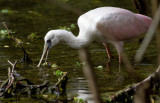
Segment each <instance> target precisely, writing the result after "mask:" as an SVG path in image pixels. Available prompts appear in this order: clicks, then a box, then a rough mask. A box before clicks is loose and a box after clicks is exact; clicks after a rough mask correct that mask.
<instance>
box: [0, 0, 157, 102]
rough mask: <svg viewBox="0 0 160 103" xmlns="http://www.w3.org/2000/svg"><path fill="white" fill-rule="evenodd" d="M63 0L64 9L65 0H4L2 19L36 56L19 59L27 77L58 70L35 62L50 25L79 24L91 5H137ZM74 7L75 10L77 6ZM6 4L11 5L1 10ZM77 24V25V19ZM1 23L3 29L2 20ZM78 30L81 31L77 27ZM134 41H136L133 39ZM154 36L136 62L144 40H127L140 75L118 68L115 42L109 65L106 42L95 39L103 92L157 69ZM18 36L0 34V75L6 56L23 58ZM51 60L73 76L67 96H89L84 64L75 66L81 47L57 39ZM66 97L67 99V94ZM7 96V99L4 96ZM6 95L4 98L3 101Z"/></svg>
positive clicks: (41, 77)
mask: <svg viewBox="0 0 160 103" xmlns="http://www.w3.org/2000/svg"><path fill="white" fill-rule="evenodd" d="M60 1H61V3H63V4H67V6H66V7H69V8H70V9H65V7H62V6H61V5H60V3H57V2H56V1H55V0H46V1H45V2H44V1H43V0H0V12H1V13H0V23H2V22H4V21H5V22H6V23H7V24H8V27H9V28H10V29H11V30H12V31H15V37H17V38H19V39H21V40H22V41H23V42H24V46H25V48H26V50H27V52H28V54H29V55H30V57H31V59H32V60H33V61H34V63H33V65H31V64H30V65H25V64H17V68H16V70H17V71H18V72H19V73H20V74H21V75H23V76H24V77H26V78H28V79H30V80H31V81H34V82H35V83H42V82H43V81H45V80H49V81H50V82H53V83H54V82H55V81H56V78H55V76H54V73H53V72H54V71H56V70H53V69H51V68H48V67H41V68H40V69H38V68H36V65H37V64H38V61H39V59H40V56H41V53H42V49H43V43H44V42H43V37H44V35H45V34H46V32H47V31H49V30H51V29H58V28H59V27H60V26H62V27H64V26H66V27H69V26H70V25H71V24H76V22H77V18H78V17H79V15H78V13H75V11H76V10H78V11H80V12H79V13H83V12H86V11H88V10H90V9H93V8H96V7H100V6H116V7H122V8H125V9H129V10H131V11H135V8H134V7H133V4H132V1H131V0H122V1H121V2H117V0H81V2H80V1H79V0H60ZM74 8H75V10H72V9H74ZM3 10H8V11H7V12H6V13H2V11H3ZM76 26H77V25H76ZM0 29H1V30H4V29H5V28H4V27H3V25H2V24H0ZM73 32H74V33H75V34H78V27H76V28H75V29H74V30H73ZM32 33H35V34H36V35H38V36H40V38H38V39H32V40H31V39H28V35H30V34H32ZM133 43H134V45H133ZM154 44H155V42H153V43H151V45H150V47H149V49H148V51H147V52H146V55H145V56H144V60H143V63H141V64H139V65H135V64H134V62H132V61H133V57H134V54H135V52H136V50H137V48H138V46H139V45H140V43H139V42H138V40H134V41H131V42H130V43H126V44H125V49H126V52H127V55H128V56H129V58H130V61H131V62H132V65H133V66H134V68H135V69H136V71H137V74H138V75H139V77H138V78H137V76H136V75H134V76H131V75H130V74H129V73H128V72H127V70H126V68H125V67H124V66H122V68H121V69H122V72H121V74H119V70H118V55H117V52H116V51H115V48H114V47H113V46H111V50H112V52H113V56H114V58H113V59H112V62H111V65H110V67H107V66H106V61H107V54H106V51H105V48H104V47H103V45H102V44H99V43H93V44H92V45H91V46H90V49H89V52H90V53H91V60H92V61H93V65H94V67H97V66H99V65H102V66H103V67H104V68H103V69H97V68H93V69H94V71H95V74H96V78H97V81H98V86H99V88H100V92H101V93H110V92H115V91H118V90H120V89H123V88H124V87H125V86H126V85H129V84H132V83H136V82H139V81H141V80H143V79H144V78H145V77H147V76H148V75H149V74H150V73H152V72H154V71H155V70H156V68H157V66H156V59H154V58H156V50H155V49H154V48H155V45H154ZM15 45H16V44H15V43H14V41H13V40H11V39H9V38H6V39H3V40H2V39H0V69H1V70H0V74H1V76H0V79H1V80H5V79H6V78H7V68H8V67H9V66H10V65H9V64H8V63H7V60H11V61H15V60H20V59H21V57H22V55H23V54H22V51H21V49H20V48H19V47H17V46H15ZM49 61H51V62H54V63H56V64H57V65H58V66H59V67H58V69H60V70H62V71H66V72H68V76H69V81H68V85H67V91H66V92H67V100H68V102H73V98H74V97H78V98H83V99H87V100H90V97H91V95H90V92H89V90H88V87H87V83H86V80H85V78H84V76H83V73H82V71H81V68H79V67H77V66H76V63H77V62H78V61H79V58H78V53H77V50H74V49H72V48H70V47H68V46H66V45H57V46H56V47H54V49H53V50H52V51H51V52H50V54H49ZM62 100H63V99H62ZM3 101H4V102H5V100H3ZM3 101H2V102H3ZM15 101H20V102H27V103H29V102H34V103H36V102H40V101H41V100H37V99H34V98H30V97H21V98H20V99H17V100H15V99H13V100H9V102H15Z"/></svg>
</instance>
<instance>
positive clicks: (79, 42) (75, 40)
mask: <svg viewBox="0 0 160 103" xmlns="http://www.w3.org/2000/svg"><path fill="white" fill-rule="evenodd" d="M61 40H62V41H64V42H65V43H66V44H67V45H69V46H70V47H72V48H76V49H79V48H83V47H86V46H88V45H89V43H90V42H91V41H89V40H88V39H87V38H86V37H80V36H77V37H76V36H74V35H73V33H72V32H65V33H64V34H62V39H61Z"/></svg>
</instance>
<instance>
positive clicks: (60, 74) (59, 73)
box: [54, 70, 64, 77]
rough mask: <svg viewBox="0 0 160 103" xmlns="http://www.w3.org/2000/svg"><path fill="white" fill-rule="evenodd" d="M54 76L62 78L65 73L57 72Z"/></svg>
mask: <svg viewBox="0 0 160 103" xmlns="http://www.w3.org/2000/svg"><path fill="white" fill-rule="evenodd" d="M54 74H55V75H56V76H57V77H61V76H62V75H63V74H64V72H63V71H60V70H56V72H54Z"/></svg>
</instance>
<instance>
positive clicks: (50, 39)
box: [37, 30, 59, 67]
mask: <svg viewBox="0 0 160 103" xmlns="http://www.w3.org/2000/svg"><path fill="white" fill-rule="evenodd" d="M58 43H59V38H58V33H57V31H56V30H51V31H49V32H48V33H47V34H46V36H45V37H44V49H43V53H42V57H41V59H40V61H39V64H38V65H37V67H40V65H41V62H42V60H43V58H44V56H45V54H46V60H45V62H46V61H47V57H48V53H49V51H50V49H51V48H52V47H53V46H55V45H56V44H58Z"/></svg>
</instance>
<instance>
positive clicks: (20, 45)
mask: <svg viewBox="0 0 160 103" xmlns="http://www.w3.org/2000/svg"><path fill="white" fill-rule="evenodd" d="M3 25H4V27H5V28H6V30H7V32H8V35H9V36H10V37H11V38H12V39H13V40H14V41H15V42H16V43H17V44H18V45H19V47H20V48H21V49H22V51H23V58H22V59H21V61H20V62H32V60H31V59H30V58H29V55H28V54H27V52H26V50H25V49H24V47H23V44H22V43H21V42H20V41H18V40H17V39H16V38H15V37H14V35H11V34H10V31H9V29H8V26H7V24H6V23H5V22H3Z"/></svg>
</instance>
